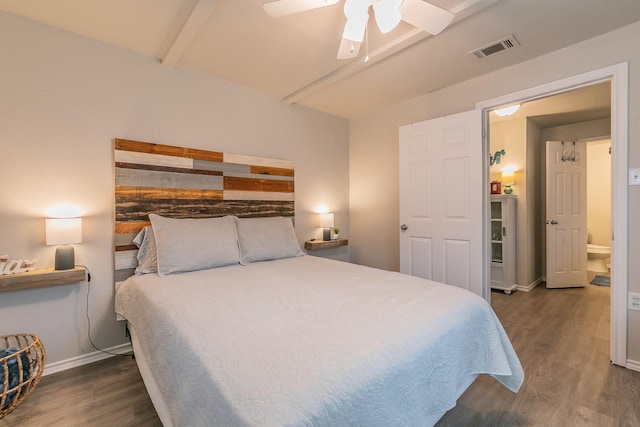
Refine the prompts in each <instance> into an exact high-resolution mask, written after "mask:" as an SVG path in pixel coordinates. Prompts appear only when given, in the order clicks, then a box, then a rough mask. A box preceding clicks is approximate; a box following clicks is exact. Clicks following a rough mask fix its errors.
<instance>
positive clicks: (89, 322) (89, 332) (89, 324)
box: [78, 264, 133, 357]
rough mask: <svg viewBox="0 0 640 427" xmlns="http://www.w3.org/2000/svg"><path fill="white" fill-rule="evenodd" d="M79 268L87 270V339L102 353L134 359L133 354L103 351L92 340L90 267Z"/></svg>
mask: <svg viewBox="0 0 640 427" xmlns="http://www.w3.org/2000/svg"><path fill="white" fill-rule="evenodd" d="M78 267H83V268H84V269H85V270H87V305H86V308H85V316H86V317H87V338H89V342H90V343H91V345H92V346H93V348H95V349H96V350H98V351H100V352H102V353H106V354H110V355H112V356H120V357H133V353H114V352H111V351H107V350H105V349H102V348H100V347H98V346H97V345H95V343H94V342H93V340H92V339H91V317H90V316H89V295H90V294H91V272H90V271H89V267H87V266H86V265H80V264H78Z"/></svg>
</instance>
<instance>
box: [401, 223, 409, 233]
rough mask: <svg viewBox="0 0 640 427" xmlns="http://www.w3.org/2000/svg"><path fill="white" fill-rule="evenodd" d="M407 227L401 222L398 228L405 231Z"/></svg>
mask: <svg viewBox="0 0 640 427" xmlns="http://www.w3.org/2000/svg"><path fill="white" fill-rule="evenodd" d="M407 228H409V227H407V224H402V225H401V226H400V230H402V231H407Z"/></svg>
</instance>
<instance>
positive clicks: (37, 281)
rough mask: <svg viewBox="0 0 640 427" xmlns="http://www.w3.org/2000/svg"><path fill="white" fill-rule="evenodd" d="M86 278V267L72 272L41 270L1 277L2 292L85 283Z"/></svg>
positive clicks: (0, 286) (74, 269) (76, 268)
mask: <svg viewBox="0 0 640 427" xmlns="http://www.w3.org/2000/svg"><path fill="white" fill-rule="evenodd" d="M86 278H87V270H86V269H85V268H84V267H75V268H73V269H71V270H54V269H53V268H39V269H37V270H33V271H29V272H27V273H16V274H5V275H2V276H0V292H8V291H18V290H21V289H36V288H44V287H47V286H58V285H68V284H70V283H79V282H84V281H85V280H86Z"/></svg>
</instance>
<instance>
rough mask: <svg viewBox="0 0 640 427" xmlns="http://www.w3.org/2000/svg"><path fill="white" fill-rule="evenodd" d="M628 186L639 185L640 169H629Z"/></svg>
mask: <svg viewBox="0 0 640 427" xmlns="http://www.w3.org/2000/svg"><path fill="white" fill-rule="evenodd" d="M629 185H640V169H629Z"/></svg>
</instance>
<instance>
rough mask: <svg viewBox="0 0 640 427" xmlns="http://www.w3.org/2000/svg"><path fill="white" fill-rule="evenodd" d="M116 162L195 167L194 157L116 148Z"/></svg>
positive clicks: (183, 167) (114, 155)
mask: <svg viewBox="0 0 640 427" xmlns="http://www.w3.org/2000/svg"><path fill="white" fill-rule="evenodd" d="M113 157H114V159H115V161H116V163H133V164H138V165H150V166H167V167H175V168H182V169H193V162H194V160H193V159H188V158H186V157H173V156H164V155H161V154H149V153H138V152H135V151H123V150H116V151H115V152H114V153H113Z"/></svg>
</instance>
